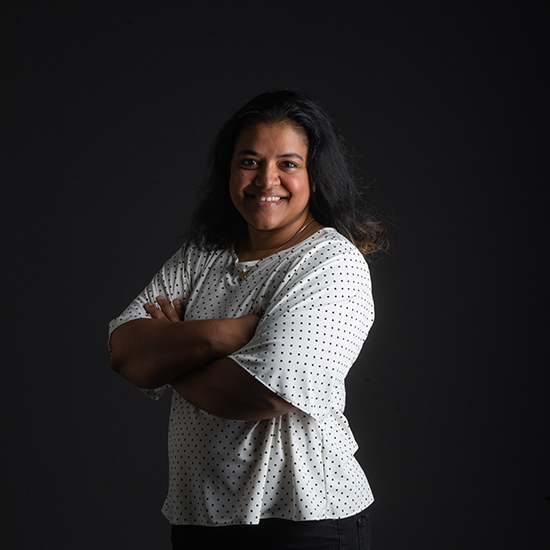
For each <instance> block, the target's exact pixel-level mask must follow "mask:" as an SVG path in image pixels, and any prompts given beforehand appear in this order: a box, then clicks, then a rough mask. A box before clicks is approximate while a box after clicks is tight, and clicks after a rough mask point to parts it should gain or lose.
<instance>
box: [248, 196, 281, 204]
mask: <svg viewBox="0 0 550 550" xmlns="http://www.w3.org/2000/svg"><path fill="white" fill-rule="evenodd" d="M254 198H255V199H256V200H259V201H262V202H275V201H280V200H281V199H282V198H283V197H266V196H261V195H255V196H254Z"/></svg>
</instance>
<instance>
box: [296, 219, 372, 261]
mask: <svg viewBox="0 0 550 550" xmlns="http://www.w3.org/2000/svg"><path fill="white" fill-rule="evenodd" d="M294 248H295V249H296V252H297V253H298V254H299V255H303V254H310V255H315V256H320V257H324V256H330V257H334V256H348V257H350V258H356V259H358V260H361V261H362V262H364V263H366V261H365V259H364V256H363V254H361V252H360V251H359V250H358V248H357V247H356V246H355V245H354V244H353V243H352V242H351V241H350V240H349V239H347V238H346V237H344V235H342V234H341V233H339V232H338V231H337V230H336V229H334V228H333V227H323V228H321V229H319V230H318V231H316V232H315V233H314V234H313V235H311V236H310V237H309V238H307V239H306V240H304V241H303V242H301V243H299V244H298V245H296V246H295V247H294Z"/></svg>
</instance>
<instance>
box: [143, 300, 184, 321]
mask: <svg viewBox="0 0 550 550" xmlns="http://www.w3.org/2000/svg"><path fill="white" fill-rule="evenodd" d="M156 300H157V303H158V305H159V306H160V309H159V308H158V307H157V306H155V304H153V303H152V302H147V303H146V304H145V311H146V312H147V315H148V316H149V317H151V318H152V319H158V320H159V321H181V320H182V317H183V304H182V303H181V300H178V298H175V299H174V301H173V302H172V303H170V300H167V299H166V298H165V297H164V296H157V298H156Z"/></svg>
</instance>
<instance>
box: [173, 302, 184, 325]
mask: <svg viewBox="0 0 550 550" xmlns="http://www.w3.org/2000/svg"><path fill="white" fill-rule="evenodd" d="M172 304H173V306H174V309H175V310H176V313H177V314H178V317H179V319H180V321H181V320H182V319H183V303H182V301H181V300H180V299H178V298H175V299H174V301H173V302H172Z"/></svg>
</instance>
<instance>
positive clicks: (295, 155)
mask: <svg viewBox="0 0 550 550" xmlns="http://www.w3.org/2000/svg"><path fill="white" fill-rule="evenodd" d="M241 155H251V156H254V157H259V156H260V153H257V152H256V151H253V150H252V149H243V150H242V151H239V152H238V153H237V156H241ZM277 158H278V159H287V158H298V159H300V160H304V159H303V158H302V156H301V155H299V154H298V153H283V154H282V155H277Z"/></svg>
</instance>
